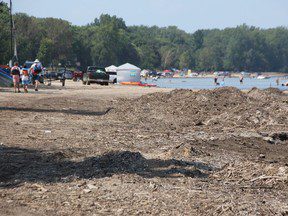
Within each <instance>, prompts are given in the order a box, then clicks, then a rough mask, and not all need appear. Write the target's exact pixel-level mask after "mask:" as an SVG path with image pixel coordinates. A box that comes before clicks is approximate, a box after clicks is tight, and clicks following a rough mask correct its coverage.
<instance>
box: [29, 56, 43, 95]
mask: <svg viewBox="0 0 288 216" xmlns="http://www.w3.org/2000/svg"><path fill="white" fill-rule="evenodd" d="M42 68H43V67H42V64H41V62H40V61H39V60H38V59H36V60H35V61H34V64H32V65H31V67H30V69H29V72H30V73H31V74H32V80H31V82H32V83H33V85H35V91H38V86H39V74H40V73H41V72H42Z"/></svg>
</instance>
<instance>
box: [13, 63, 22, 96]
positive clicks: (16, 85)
mask: <svg viewBox="0 0 288 216" xmlns="http://www.w3.org/2000/svg"><path fill="white" fill-rule="evenodd" d="M11 75H12V77H13V83H14V92H15V93H16V92H18V93H20V92H21V91H20V86H19V82H20V68H19V67H18V62H15V63H14V66H13V67H12V68H11ZM17 88H18V91H16V89H17Z"/></svg>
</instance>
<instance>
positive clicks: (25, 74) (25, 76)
mask: <svg viewBox="0 0 288 216" xmlns="http://www.w3.org/2000/svg"><path fill="white" fill-rule="evenodd" d="M25 68H26V65H24V66H23V69H22V84H23V88H24V92H25V93H28V84H29V71H28V70H27V69H25Z"/></svg>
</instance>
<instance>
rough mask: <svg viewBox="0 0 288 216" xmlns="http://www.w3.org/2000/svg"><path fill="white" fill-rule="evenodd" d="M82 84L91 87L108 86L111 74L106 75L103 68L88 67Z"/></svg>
mask: <svg viewBox="0 0 288 216" xmlns="http://www.w3.org/2000/svg"><path fill="white" fill-rule="evenodd" d="M82 82H83V84H84V85H90V84H91V83H97V84H100V85H108V84H109V74H107V73H106V70H105V68H103V67H97V66H88V67H87V70H86V72H85V73H84V74H83V81H82Z"/></svg>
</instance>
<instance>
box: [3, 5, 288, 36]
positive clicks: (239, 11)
mask: <svg viewBox="0 0 288 216" xmlns="http://www.w3.org/2000/svg"><path fill="white" fill-rule="evenodd" d="M2 1H3V0H2ZM4 2H9V0H4ZM13 6H14V12H24V13H27V14H29V15H33V16H36V17H55V18H62V19H65V20H68V21H69V22H71V23H72V24H75V25H85V24H87V23H89V22H92V21H93V20H94V18H95V17H99V16H100V15H101V14H102V13H107V14H110V15H116V16H118V17H121V18H123V19H124V20H125V22H126V24H127V25H129V26H130V25H148V26H152V25H157V26H161V27H163V26H169V25H176V26H178V27H179V28H180V29H183V30H185V31H187V32H194V31H196V30H197V29H211V28H225V27H235V26H237V25H240V24H243V23H246V24H248V25H254V26H257V27H261V28H270V27H277V26H288V0H13Z"/></svg>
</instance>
